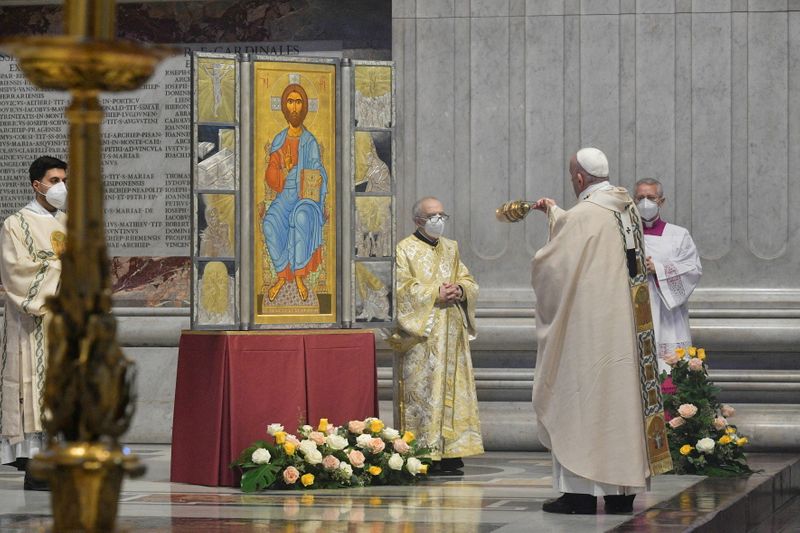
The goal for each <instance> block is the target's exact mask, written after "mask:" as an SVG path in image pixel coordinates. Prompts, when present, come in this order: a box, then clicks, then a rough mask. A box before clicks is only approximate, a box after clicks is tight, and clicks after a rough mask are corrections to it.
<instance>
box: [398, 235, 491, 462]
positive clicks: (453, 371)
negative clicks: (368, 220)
mask: <svg viewBox="0 0 800 533" xmlns="http://www.w3.org/2000/svg"><path fill="white" fill-rule="evenodd" d="M396 257H397V322H398V328H397V330H396V331H395V333H394V335H393V336H392V337H391V339H390V340H389V342H390V344H391V345H392V346H393V348H394V349H395V350H396V352H397V356H396V357H395V376H396V378H395V387H396V389H395V392H396V394H395V398H398V399H399V401H395V420H396V421H399V422H395V424H396V425H398V426H399V427H400V428H402V429H403V430H408V431H412V432H413V433H414V434H415V435H416V437H417V440H419V441H420V442H421V443H423V444H424V445H427V446H429V447H431V448H432V450H433V452H432V453H431V457H432V458H433V459H434V460H438V459H440V458H447V457H465V456H469V455H475V454H479V453H483V440H482V438H481V429H480V421H479V419H478V398H477V395H476V393H475V377H474V375H473V372H472V360H471V356H470V349H469V341H470V340H471V339H474V338H475V302H476V300H477V298H478V284H477V283H475V280H474V279H473V278H472V276H471V275H470V273H469V271H468V270H467V267H465V266H464V264H463V263H462V262H461V260H460V258H459V253H458V244H457V243H456V242H455V241H452V240H449V239H445V238H440V239H439V241H438V243H437V244H436V245H435V246H432V245H431V244H428V243H426V242H424V241H422V240H420V239H419V238H417V237H416V236H413V235H412V236H410V237H407V238H405V239H403V240H402V241H400V243H398V245H397V254H396ZM443 283H455V284H458V285H460V286H461V288H462V289H463V293H464V298H463V299H462V301H461V302H458V303H457V304H451V305H444V304H438V303H436V300H437V297H438V295H439V287H440V286H441V285H442V284H443Z"/></svg>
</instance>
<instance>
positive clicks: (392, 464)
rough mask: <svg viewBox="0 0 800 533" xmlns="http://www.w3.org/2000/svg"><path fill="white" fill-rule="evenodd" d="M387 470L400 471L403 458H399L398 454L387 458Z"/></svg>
mask: <svg viewBox="0 0 800 533" xmlns="http://www.w3.org/2000/svg"><path fill="white" fill-rule="evenodd" d="M389 468H391V469H392V470H402V468H403V458H402V457H400V454H399V453H393V454H392V456H391V457H389Z"/></svg>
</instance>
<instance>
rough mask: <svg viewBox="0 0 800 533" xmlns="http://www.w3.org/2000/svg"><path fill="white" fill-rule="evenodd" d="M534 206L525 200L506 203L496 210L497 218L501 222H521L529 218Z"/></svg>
mask: <svg viewBox="0 0 800 533" xmlns="http://www.w3.org/2000/svg"><path fill="white" fill-rule="evenodd" d="M534 204H535V202H526V201H525V200H514V201H513V202H506V203H504V204H503V205H501V206H500V207H498V208H497V209H496V210H495V216H496V217H497V220H499V221H500V222H519V221H520V220H522V219H523V218H525V217H526V216H528V213H530V211H531V209H533V206H534Z"/></svg>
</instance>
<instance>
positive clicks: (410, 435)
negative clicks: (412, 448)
mask: <svg viewBox="0 0 800 533" xmlns="http://www.w3.org/2000/svg"><path fill="white" fill-rule="evenodd" d="M414 438H415V437H414V434H413V433H411V432H410V431H406V432H405V433H403V440H404V441H405V443H406V444H411V441H413V440H414Z"/></svg>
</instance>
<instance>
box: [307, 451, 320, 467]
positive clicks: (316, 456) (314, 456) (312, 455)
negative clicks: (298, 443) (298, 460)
mask: <svg viewBox="0 0 800 533" xmlns="http://www.w3.org/2000/svg"><path fill="white" fill-rule="evenodd" d="M305 457H306V462H307V463H308V464H310V465H318V464H320V463H321V462H322V452H320V451H319V450H309V451H308V453H307V454H305Z"/></svg>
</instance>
